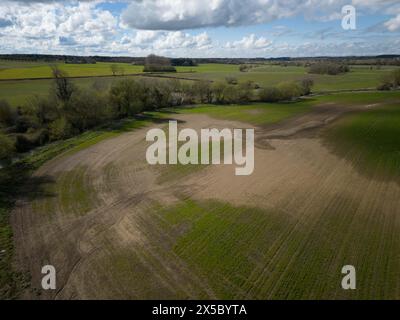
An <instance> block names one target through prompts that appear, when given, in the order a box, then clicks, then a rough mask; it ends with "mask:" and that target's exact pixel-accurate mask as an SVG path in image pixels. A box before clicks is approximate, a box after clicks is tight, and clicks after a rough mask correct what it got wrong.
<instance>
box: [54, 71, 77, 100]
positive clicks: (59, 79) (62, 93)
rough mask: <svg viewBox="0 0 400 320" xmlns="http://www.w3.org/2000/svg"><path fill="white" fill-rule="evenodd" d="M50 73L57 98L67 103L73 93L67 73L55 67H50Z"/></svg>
mask: <svg viewBox="0 0 400 320" xmlns="http://www.w3.org/2000/svg"><path fill="white" fill-rule="evenodd" d="M51 71H52V74H53V78H54V82H55V90H56V95H57V98H58V99H60V100H61V101H64V102H65V101H68V100H69V99H70V98H71V95H72V93H73V92H74V86H73V84H72V82H71V81H70V79H68V75H67V73H66V72H65V71H63V70H61V69H60V68H58V66H56V65H52V66H51Z"/></svg>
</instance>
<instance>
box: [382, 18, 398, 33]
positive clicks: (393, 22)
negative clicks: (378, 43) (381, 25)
mask: <svg viewBox="0 0 400 320" xmlns="http://www.w3.org/2000/svg"><path fill="white" fill-rule="evenodd" d="M385 27H387V28H388V30H389V31H397V30H400V14H398V15H397V16H396V17H394V18H393V19H390V20H389V21H387V22H385Z"/></svg>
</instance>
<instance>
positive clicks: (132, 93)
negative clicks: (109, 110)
mask: <svg viewBox="0 0 400 320" xmlns="http://www.w3.org/2000/svg"><path fill="white" fill-rule="evenodd" d="M146 91H147V90H146V88H145V86H144V85H143V84H142V83H138V82H136V81H135V80H131V79H124V80H120V81H118V82H117V83H115V84H114V85H112V87H111V89H110V102H111V105H112V107H113V108H114V109H115V110H116V114H117V116H118V117H126V116H132V115H135V114H137V113H139V112H141V111H143V110H144V109H145V107H146V103H147V93H146Z"/></svg>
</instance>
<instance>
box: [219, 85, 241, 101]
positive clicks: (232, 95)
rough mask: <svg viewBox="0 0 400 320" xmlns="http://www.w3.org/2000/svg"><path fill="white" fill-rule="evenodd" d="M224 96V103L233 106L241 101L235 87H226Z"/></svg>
mask: <svg viewBox="0 0 400 320" xmlns="http://www.w3.org/2000/svg"><path fill="white" fill-rule="evenodd" d="M222 94H223V101H222V103H229V104H233V103H238V101H239V92H238V90H237V89H236V88H235V87H234V86H233V85H229V86H225V88H224V91H223V92H222Z"/></svg>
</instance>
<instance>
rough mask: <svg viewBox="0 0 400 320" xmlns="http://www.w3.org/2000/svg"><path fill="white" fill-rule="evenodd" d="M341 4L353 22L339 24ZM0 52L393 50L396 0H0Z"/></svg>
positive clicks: (398, 47)
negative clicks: (349, 11) (347, 8)
mask: <svg viewBox="0 0 400 320" xmlns="http://www.w3.org/2000/svg"><path fill="white" fill-rule="evenodd" d="M345 5H351V6H353V7H354V8H355V12H356V16H355V17H356V20H355V21H356V26H355V29H354V30H346V29H344V28H343V27H342V19H343V17H344V16H345V14H343V13H342V8H343V6H345ZM0 53H2V54H11V53H37V54H68V55H85V56H88V55H109V56H137V57H139V56H140V57H141V56H146V55H148V54H151V53H154V54H159V55H165V56H169V57H192V58H199V57H220V58H224V57H232V58H239V57H242V58H252V57H266V58H270V57H282V56H284V57H301V56H327V55H329V56H346V55H379V54H400V0H125V1H124V0H121V1H118V0H113V1H102V0H86V1H62V0H58V1H57V0H13V1H11V0H1V1H0Z"/></svg>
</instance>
